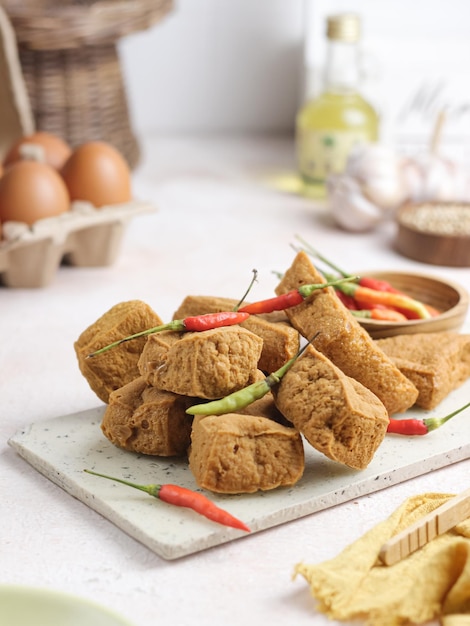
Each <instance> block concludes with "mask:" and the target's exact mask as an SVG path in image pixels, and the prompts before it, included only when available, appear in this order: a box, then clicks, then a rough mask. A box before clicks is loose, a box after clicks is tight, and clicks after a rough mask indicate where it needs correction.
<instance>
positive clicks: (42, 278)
mask: <svg viewBox="0 0 470 626" xmlns="http://www.w3.org/2000/svg"><path fill="white" fill-rule="evenodd" d="M154 210H155V209H154V207H153V206H151V205H150V204H148V203H145V202H140V201H137V200H136V201H132V202H127V203H125V204H116V205H112V206H111V205H110V206H105V207H101V208H99V209H96V208H94V207H93V206H92V205H91V204H89V203H87V202H74V203H72V205H71V207H70V211H68V212H67V213H63V214H62V215H59V216H57V217H49V218H46V219H42V220H38V221H37V222H36V223H34V224H33V225H32V226H28V225H27V224H23V223H21V222H5V223H4V224H3V239H2V240H0V281H1V283H2V284H3V285H5V286H7V287H44V286H46V285H48V284H50V283H51V282H52V280H53V279H54V277H55V274H56V272H57V270H58V268H59V266H60V265H61V264H62V263H64V264H67V265H72V266H75V267H99V266H107V265H111V264H112V263H113V262H114V260H115V259H116V257H117V255H118V253H119V249H120V244H121V241H122V237H123V234H124V231H125V227H126V225H127V223H128V222H129V220H130V219H131V218H133V217H135V216H136V215H140V214H143V213H149V212H153V211H154Z"/></svg>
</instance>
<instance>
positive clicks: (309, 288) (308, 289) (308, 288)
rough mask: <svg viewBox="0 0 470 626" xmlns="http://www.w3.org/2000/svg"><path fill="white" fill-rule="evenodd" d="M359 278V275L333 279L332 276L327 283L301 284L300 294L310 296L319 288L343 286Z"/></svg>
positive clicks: (304, 296)
mask: <svg viewBox="0 0 470 626" xmlns="http://www.w3.org/2000/svg"><path fill="white" fill-rule="evenodd" d="M358 280H359V276H344V277H343V278H337V279H333V278H331V277H329V278H328V280H327V281H326V282H325V283H312V284H310V285H301V286H300V287H299V288H298V291H299V293H300V295H301V296H302V297H303V298H308V297H309V296H311V295H312V293H314V291H317V290H319V289H325V288H326V287H341V286H342V285H345V284H346V283H352V282H357V281H358Z"/></svg>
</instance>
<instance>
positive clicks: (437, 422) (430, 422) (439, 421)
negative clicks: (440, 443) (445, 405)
mask: <svg viewBox="0 0 470 626" xmlns="http://www.w3.org/2000/svg"><path fill="white" fill-rule="evenodd" d="M468 407H470V402H467V404H464V405H463V406H461V407H460V408H458V409H456V410H455V411H452V413H449V414H448V415H445V416H444V417H427V418H425V419H424V420H423V421H424V423H425V424H426V426H427V429H428V432H429V431H431V430H436V428H439V426H442V425H443V424H445V423H446V422H448V421H449V420H450V419H451V418H452V417H455V416H456V415H458V414H459V413H461V412H462V411H464V410H465V409H468Z"/></svg>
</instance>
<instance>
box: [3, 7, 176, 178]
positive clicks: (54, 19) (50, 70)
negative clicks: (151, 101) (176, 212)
mask: <svg viewBox="0 0 470 626" xmlns="http://www.w3.org/2000/svg"><path fill="white" fill-rule="evenodd" d="M4 6H5V10H6V12H7V14H8V16H9V19H10V21H11V23H12V25H13V28H14V31H15V34H16V39H17V44H18V54H19V59H20V64H21V69H22V72H23V77H24V82H25V84H26V89H27V92H28V96H29V100H30V103H31V109H32V113H33V117H34V123H35V127H36V128H37V129H38V130H44V131H48V132H51V133H54V134H56V135H59V136H61V137H62V138H63V139H65V140H66V141H67V142H68V143H69V144H70V145H71V146H72V147H75V146H77V145H79V144H80V143H83V142H84V141H90V140H94V139H99V140H103V141H108V142H109V143H111V144H113V145H114V146H115V147H116V148H117V149H118V150H119V151H120V152H121V153H122V154H123V155H124V157H125V158H126V160H127V161H128V163H129V165H130V167H132V168H134V167H135V166H136V164H137V162H138V160H139V146H138V142H137V140H136V138H135V136H134V134H133V132H132V128H131V123H130V119H129V110H128V104H127V97H126V91H125V86H124V82H123V76H122V71H121V65H120V61H119V56H118V51H117V42H118V40H119V38H121V37H124V36H126V35H129V34H131V33H134V32H136V31H139V30H144V29H146V28H149V27H150V26H152V25H153V24H155V23H156V22H158V21H159V20H160V19H161V18H162V17H163V16H164V15H166V14H167V13H168V12H169V11H170V10H171V9H172V6H173V2H172V0H114V1H113V0H108V1H106V2H104V1H96V2H92V1H90V0H88V1H87V0H77V1H76V2H72V1H71V0H68V1H67V0H65V2H64V0H62V1H60V2H52V0H48V1H46V0H29V1H28V2H18V0H6V1H4Z"/></svg>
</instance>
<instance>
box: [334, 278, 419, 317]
mask: <svg viewBox="0 0 470 626" xmlns="http://www.w3.org/2000/svg"><path fill="white" fill-rule="evenodd" d="M338 289H340V290H341V291H343V292H344V293H346V294H347V295H349V296H352V297H353V298H354V299H355V300H356V301H357V302H358V303H360V304H366V305H368V306H370V305H373V306H374V307H375V305H377V304H380V305H385V306H387V307H389V308H391V309H400V312H403V311H404V310H406V311H413V312H414V313H416V314H417V315H418V317H419V318H420V319H429V318H430V317H431V314H430V313H429V311H428V310H427V308H426V307H425V306H424V304H423V303H422V302H419V301H418V300H414V299H413V298H410V297H408V296H403V295H402V294H399V293H389V292H387V291H376V290H375V289H369V288H368V287H361V286H360V285H357V284H353V283H351V282H346V283H342V284H340V285H338ZM364 308H365V307H364Z"/></svg>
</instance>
